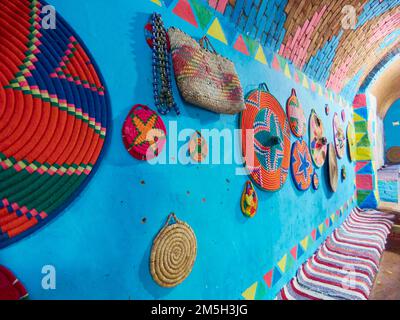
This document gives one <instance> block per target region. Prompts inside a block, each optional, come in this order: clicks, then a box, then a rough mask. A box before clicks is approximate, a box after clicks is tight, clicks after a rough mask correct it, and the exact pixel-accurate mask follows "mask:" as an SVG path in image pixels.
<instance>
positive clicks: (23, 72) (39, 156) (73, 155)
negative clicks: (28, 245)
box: [0, 0, 110, 247]
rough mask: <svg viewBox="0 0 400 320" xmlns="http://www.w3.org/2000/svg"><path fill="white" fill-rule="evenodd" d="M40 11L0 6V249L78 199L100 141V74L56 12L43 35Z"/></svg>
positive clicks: (103, 96) (103, 126)
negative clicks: (53, 21) (53, 24)
mask: <svg viewBox="0 0 400 320" xmlns="http://www.w3.org/2000/svg"><path fill="white" fill-rule="evenodd" d="M44 5H47V4H46V3H45V2H43V1H40V0H18V1H15V0H2V1H0V38H1V40H0V70H1V71H0V164H1V165H0V181H1V183H0V247H4V246H6V245H8V244H10V243H11V242H13V241H16V240H17V239H19V238H21V237H23V236H26V235H27V234H29V233H31V232H33V231H34V230H36V229H37V228H39V227H40V226H42V225H44V224H46V223H47V222H48V221H50V220H51V219H52V218H53V217H54V216H55V215H57V214H58V213H59V212H60V211H61V210H62V208H64V207H65V206H67V205H68V204H69V203H70V202H71V201H72V200H73V198H75V197H76V196H77V195H78V194H79V192H80V191H81V189H82V188H83V187H84V186H85V185H86V183H87V181H88V178H89V177H90V176H92V174H93V171H94V169H95V168H96V167H97V164H98V160H99V158H100V156H101V152H102V150H103V146H104V141H105V136H106V130H107V123H108V118H109V106H110V102H109V98H108V94H107V92H106V91H105V88H104V81H103V79H102V77H101V75H100V73H99V71H98V68H97V66H96V64H95V63H94V61H93V59H92V57H91V55H90V54H89V52H88V50H87V49H86V47H85V46H84V44H83V42H82V41H81V39H79V37H78V36H77V35H76V34H75V32H74V31H73V30H72V29H71V28H70V27H69V25H68V24H67V23H66V22H65V20H64V19H63V18H62V17H61V16H60V14H59V13H58V12H57V24H56V29H43V27H42V25H45V23H46V22H45V21H42V19H43V17H44V15H47V12H46V13H45V14H42V13H41V11H42V7H43V6H44ZM37 245H40V244H38V243H37Z"/></svg>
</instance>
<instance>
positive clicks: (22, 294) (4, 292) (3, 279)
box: [0, 265, 28, 301]
mask: <svg viewBox="0 0 400 320" xmlns="http://www.w3.org/2000/svg"><path fill="white" fill-rule="evenodd" d="M27 297H28V292H27V291H26V289H25V287H24V285H23V284H22V283H21V282H19V280H18V279H17V278H16V277H15V275H14V274H13V273H12V272H11V271H10V270H8V269H7V268H6V267H4V266H2V265H0V301H2V300H21V299H26V298H27Z"/></svg>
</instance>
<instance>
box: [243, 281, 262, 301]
mask: <svg viewBox="0 0 400 320" xmlns="http://www.w3.org/2000/svg"><path fill="white" fill-rule="evenodd" d="M257 285H258V282H254V283H253V284H252V285H251V286H250V287H249V288H247V289H246V290H245V291H244V292H243V293H242V297H243V298H245V299H246V300H254V298H255V296H256V290H257Z"/></svg>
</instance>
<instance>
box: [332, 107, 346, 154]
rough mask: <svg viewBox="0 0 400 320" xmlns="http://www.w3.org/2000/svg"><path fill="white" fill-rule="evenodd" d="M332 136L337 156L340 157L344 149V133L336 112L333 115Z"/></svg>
mask: <svg viewBox="0 0 400 320" xmlns="http://www.w3.org/2000/svg"><path fill="white" fill-rule="evenodd" d="M333 137H334V140H335V148H336V153H337V156H338V157H339V158H340V159H341V158H343V156H344V153H345V151H346V135H345V133H344V130H343V127H342V124H341V122H340V119H339V116H338V114H337V113H336V112H335V114H334V115H333Z"/></svg>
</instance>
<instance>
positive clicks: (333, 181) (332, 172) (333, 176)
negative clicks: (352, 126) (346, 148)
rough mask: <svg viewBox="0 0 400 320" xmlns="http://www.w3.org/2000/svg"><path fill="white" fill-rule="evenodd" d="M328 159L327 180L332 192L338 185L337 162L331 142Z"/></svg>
mask: <svg viewBox="0 0 400 320" xmlns="http://www.w3.org/2000/svg"><path fill="white" fill-rule="evenodd" d="M328 161H329V181H330V186H331V189H332V191H333V192H336V190H337V186H338V178H339V174H338V164H337V157H336V151H335V147H334V146H333V144H332V143H330V144H329V151H328Z"/></svg>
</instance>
